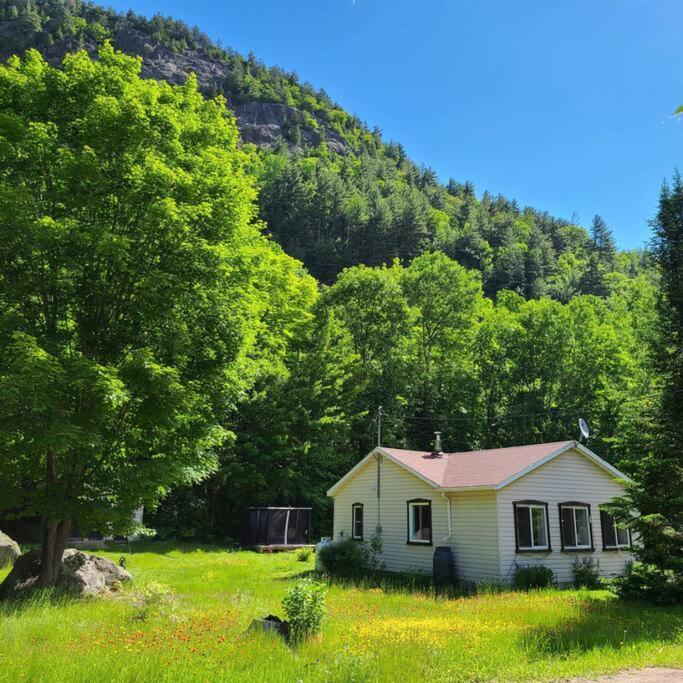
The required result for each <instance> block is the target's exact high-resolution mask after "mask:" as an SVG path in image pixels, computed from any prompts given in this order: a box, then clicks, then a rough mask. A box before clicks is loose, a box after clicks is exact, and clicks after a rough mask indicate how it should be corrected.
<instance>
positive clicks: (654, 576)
mask: <svg viewBox="0 0 683 683" xmlns="http://www.w3.org/2000/svg"><path fill="white" fill-rule="evenodd" d="M612 590H614V592H615V593H616V594H617V595H619V596H620V597H622V598H628V599H631V600H633V599H645V600H649V601H650V602H653V603H655V604H659V605H675V604H679V603H683V576H680V575H678V574H676V573H675V572H674V571H673V570H666V569H660V568H659V567H657V566H655V565H654V564H645V563H644V562H633V563H632V564H630V565H629V566H628V567H627V568H626V574H625V575H624V576H618V577H616V578H615V579H613V581H612Z"/></svg>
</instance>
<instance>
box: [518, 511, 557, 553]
mask: <svg viewBox="0 0 683 683" xmlns="http://www.w3.org/2000/svg"><path fill="white" fill-rule="evenodd" d="M513 506H514V510H515V539H516V542H517V550H550V528H549V527H548V504H547V503H542V502H539V501H535V500H525V501H520V502H518V503H513Z"/></svg>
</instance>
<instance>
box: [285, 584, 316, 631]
mask: <svg viewBox="0 0 683 683" xmlns="http://www.w3.org/2000/svg"><path fill="white" fill-rule="evenodd" d="M326 594H327V589H326V588H325V585H324V584H322V583H319V582H318V581H311V580H310V579H303V580H302V581H299V583H297V584H296V586H294V587H293V588H292V589H290V590H289V591H288V593H287V594H286V595H285V597H284V599H283V600H282V607H283V609H284V611H285V614H286V615H287V620H288V621H289V627H290V629H291V630H290V635H291V638H292V640H293V641H294V642H297V643H298V642H301V641H302V640H304V639H305V638H308V637H309V636H311V635H313V634H315V633H318V631H320V626H321V625H322V621H323V617H324V616H325V596H326Z"/></svg>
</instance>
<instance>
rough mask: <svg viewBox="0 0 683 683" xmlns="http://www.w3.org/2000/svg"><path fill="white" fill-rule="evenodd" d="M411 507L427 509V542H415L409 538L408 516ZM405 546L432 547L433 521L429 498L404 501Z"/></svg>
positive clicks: (419, 540)
mask: <svg viewBox="0 0 683 683" xmlns="http://www.w3.org/2000/svg"><path fill="white" fill-rule="evenodd" d="M413 507H428V508H429V540H421V539H418V540H415V539H411V538H410V515H411V512H412V509H413ZM406 513H407V514H406V545H424V546H430V545H433V542H432V538H433V526H434V520H433V517H432V501H431V500H429V498H411V499H410V500H408V501H406Z"/></svg>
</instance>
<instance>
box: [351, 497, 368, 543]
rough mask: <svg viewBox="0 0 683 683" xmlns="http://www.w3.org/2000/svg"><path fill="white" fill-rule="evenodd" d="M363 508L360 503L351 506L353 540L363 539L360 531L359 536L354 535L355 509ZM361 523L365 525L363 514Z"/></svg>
mask: <svg viewBox="0 0 683 683" xmlns="http://www.w3.org/2000/svg"><path fill="white" fill-rule="evenodd" d="M362 509H363V504H362V503H354V504H353V505H352V506H351V538H353V539H354V540H355V541H362V540H363V534H362V533H361V535H360V536H357V535H356V511H357V510H362ZM362 523H363V525H365V515H363V521H362Z"/></svg>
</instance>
